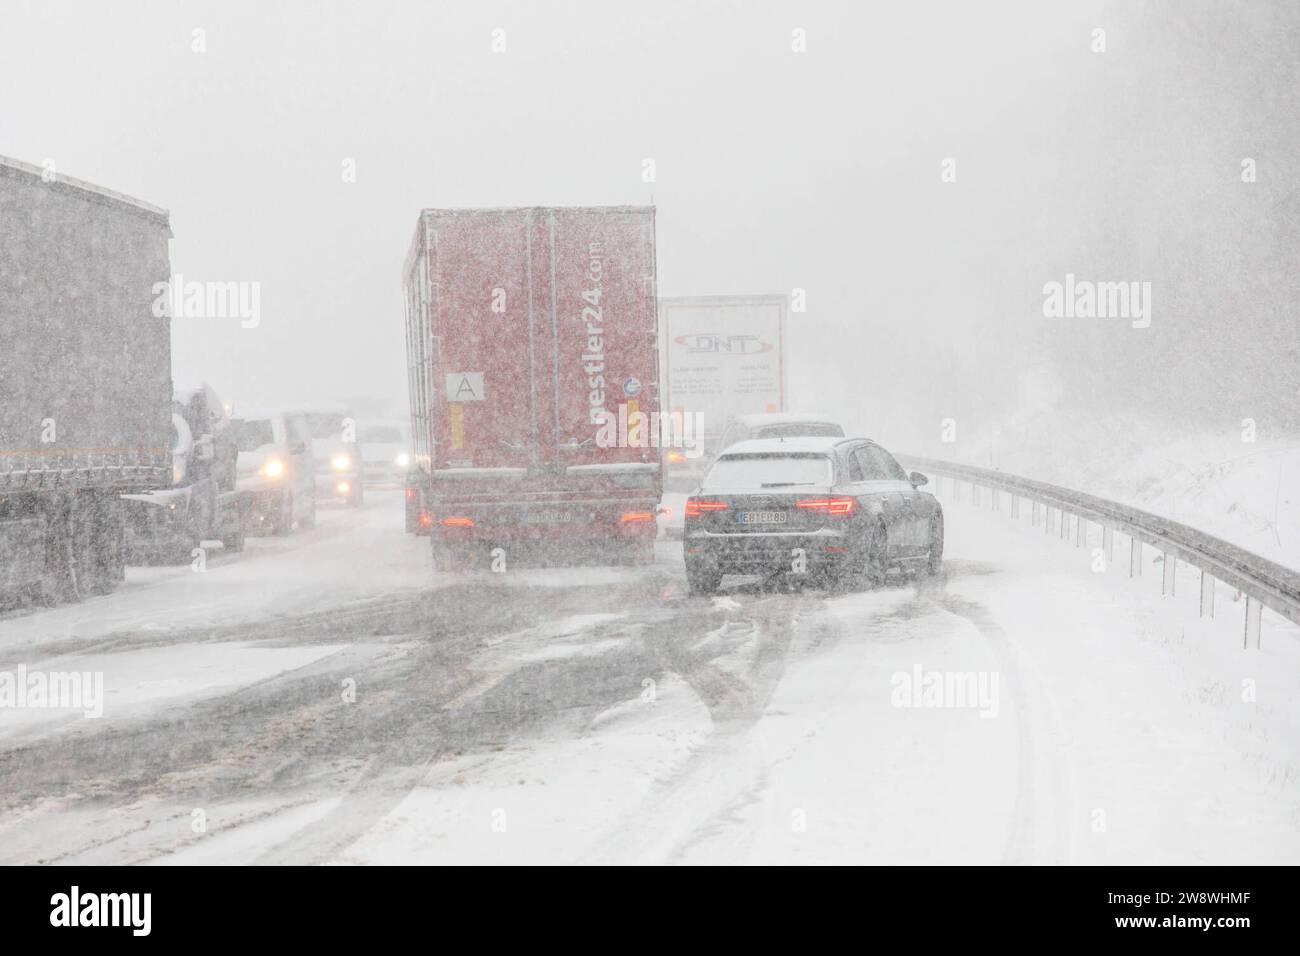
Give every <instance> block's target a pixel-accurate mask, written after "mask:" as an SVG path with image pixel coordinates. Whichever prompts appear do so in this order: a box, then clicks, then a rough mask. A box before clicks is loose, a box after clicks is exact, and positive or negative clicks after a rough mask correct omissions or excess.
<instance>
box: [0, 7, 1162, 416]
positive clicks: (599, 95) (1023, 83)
mask: <svg viewBox="0 0 1300 956" xmlns="http://www.w3.org/2000/svg"><path fill="white" fill-rule="evenodd" d="M1061 6H1062V5H1059V4H1045V3H1042V2H1024V3H999V4H996V5H994V4H972V3H964V2H957V3H943V4H920V5H918V4H906V5H903V4H896V3H890V4H849V3H845V4H808V3H802V4H794V3H791V4H783V3H740V2H720V3H675V2H666V0H655V2H635V3H634V2H590V3H579V2H573V3H477V2H476V3H469V2H458V3H446V2H444V3H397V2H367V3H351V4H350V3H328V4H322V3H274V4H268V3H241V2H220V3H162V2H139V3H132V2H126V3H114V4H104V3H66V2H44V0H41V2H30V3H24V2H14V0H6V3H5V12H4V16H3V30H2V31H0V153H3V154H5V155H9V156H13V157H16V158H19V159H22V160H26V161H28V162H33V163H40V162H42V161H43V160H45V159H47V158H52V159H54V160H55V161H56V162H57V164H58V169H59V170H60V171H61V172H64V173H66V174H68V175H72V176H76V177H79V178H82V179H86V180H89V181H91V182H94V183H98V184H101V185H104V186H107V187H109V188H112V189H116V190H119V191H122V192H126V193H129V194H132V195H136V196H139V197H141V198H143V199H146V200H148V201H150V202H153V203H156V204H158V205H162V206H165V207H166V208H168V209H169V210H170V211H171V215H172V227H173V231H174V233H175V239H174V240H173V243H172V266H173V271H174V272H179V273H183V274H184V275H185V276H186V277H187V278H197V279H211V280H221V281H226V280H256V281H259V282H260V283H261V285H262V323H261V325H260V327H258V328H257V329H252V330H247V329H241V328H240V327H239V325H238V322H237V321H235V320H177V321H176V322H175V324H174V329H173V350H174V370H175V377H176V378H177V379H206V380H208V381H209V382H210V383H212V384H213V385H214V387H216V388H217V390H218V392H220V393H221V394H222V395H223V396H225V397H227V398H229V399H232V400H234V401H235V402H236V404H244V405H249V404H255V405H262V404H267V403H273V402H282V401H290V400H294V401H297V400H327V399H349V398H353V397H360V396H371V397H376V398H382V399H387V400H391V402H392V407H393V409H394V411H396V412H399V413H403V414H404V403H405V372H404V357H403V348H404V345H403V334H402V306H401V299H400V293H399V272H400V265H401V262H402V258H403V256H404V254H405V251H406V248H407V244H408V241H409V239H410V235H411V232H412V228H413V225H414V222H415V217H416V212H417V210H418V209H420V208H421V207H426V206H440V205H445V206H473V205H492V206H500V205H516V204H517V205H533V204H604V203H611V204H612V203H647V202H650V201H651V200H652V199H653V201H654V203H655V204H656V205H657V207H658V210H659V219H658V221H659V234H658V242H659V273H660V289H659V291H660V294H661V295H680V294H697V293H717V292H774V291H775V292H787V293H788V292H789V291H790V289H792V288H794V287H801V288H805V289H806V290H807V296H808V304H809V311H808V313H807V314H806V315H803V316H794V317H792V330H791V331H792V339H793V343H794V344H793V347H794V354H793V360H794V361H793V367H792V376H791V381H792V385H793V388H794V391H795V397H796V404H799V405H804V406H814V407H815V406H817V405H818V404H819V401H820V396H822V395H826V394H833V395H836V396H839V395H840V394H841V393H844V392H846V391H851V392H854V393H855V395H856V399H857V400H858V402H859V406H860V408H861V410H862V413H863V415H864V416H866V419H865V421H864V422H863V425H864V426H865V428H866V429H867V430H869V431H872V432H875V431H877V429H876V427H875V423H874V421H873V420H872V419H874V418H875V417H876V411H875V410H877V409H879V408H881V407H882V406H888V405H890V404H891V403H896V404H898V405H902V406H906V405H908V404H909V403H912V402H914V395H913V394H912V389H913V387H916V388H917V389H918V390H923V389H921V388H920V387H919V386H917V384H916V378H915V376H916V375H919V374H922V373H924V372H925V370H926V367H925V365H924V361H923V359H924V357H925V356H927V355H932V354H934V352H935V350H936V349H937V350H941V351H942V352H943V353H944V354H948V355H957V354H964V353H966V352H968V351H969V350H970V349H978V348H980V344H981V342H986V341H988V340H990V339H991V338H996V337H997V336H999V335H1000V334H1001V333H1002V332H1004V331H1005V328H1001V327H998V328H990V327H989V322H990V319H989V318H988V316H990V315H992V314H995V313H996V314H998V315H1002V314H1005V313H1006V312H1007V311H1008V310H1010V311H1013V312H1014V311H1015V310H1017V309H1022V308H1023V311H1024V312H1025V320H1026V321H1033V319H1034V315H1033V313H1034V310H1035V309H1037V308H1038V302H1039V292H1038V290H1039V287H1040V285H1041V282H1042V281H1043V280H1045V279H1048V278H1053V277H1057V278H1059V274H1057V273H1052V274H1047V275H1044V274H1042V272H1037V273H1034V274H1033V275H1032V276H1030V278H1029V279H1028V280H1026V279H1025V277H1023V276H1020V275H1016V274H1015V264H1014V262H1013V261H1012V260H1014V259H1015V257H1016V255H1017V254H1019V252H1020V251H1021V250H1025V249H1032V250H1035V251H1036V253H1037V254H1041V255H1044V256H1047V257H1049V258H1050V256H1051V253H1052V250H1053V249H1054V248H1059V249H1062V250H1064V249H1069V248H1071V246H1072V244H1073V243H1074V241H1075V240H1076V238H1077V233H1078V232H1079V231H1080V230H1081V229H1082V228H1083V226H1082V225H1081V223H1082V222H1084V221H1086V220H1087V219H1088V218H1089V216H1090V215H1091V214H1092V213H1095V212H1096V205H1095V204H1096V200H1097V198H1098V196H1099V192H1098V190H1097V189H1096V188H1095V187H1090V186H1089V184H1088V183H1087V181H1086V177H1087V176H1088V175H1089V172H1090V165H1091V164H1093V158H1092V156H1093V154H1091V153H1090V152H1089V151H1088V150H1079V149H1077V148H1075V147H1077V146H1078V145H1080V144H1083V143H1086V142H1089V141H1091V142H1094V143H1095V142H1096V141H1097V139H1098V137H1099V136H1100V137H1102V138H1103V139H1104V138H1105V136H1106V123H1107V122H1108V121H1109V118H1108V111H1110V110H1123V109H1125V108H1126V107H1125V106H1124V105H1123V104H1125V103H1130V102H1131V98H1130V97H1129V96H1127V95H1125V94H1124V92H1123V91H1118V92H1117V91H1115V90H1109V91H1106V97H1107V98H1106V99H1105V100H1104V101H1103V102H1101V103H1100V104H1098V103H1093V107H1094V108H1089V109H1085V108H1083V107H1081V105H1080V104H1081V103H1087V102H1088V100H1087V98H1088V97H1090V96H1093V95H1095V94H1096V93H1097V91H1098V90H1099V89H1103V88H1104V86H1105V84H1106V82H1107V81H1106V78H1105V77H1106V73H1107V71H1116V70H1118V69H1121V68H1122V67H1123V65H1124V63H1125V59H1126V58H1128V59H1129V60H1130V61H1131V60H1132V58H1133V57H1134V56H1136V55H1137V54H1135V52H1134V49H1133V47H1134V44H1135V43H1136V39H1135V37H1134V35H1133V34H1126V33H1125V32H1124V31H1123V30H1122V29H1121V30H1117V29H1116V26H1118V25H1121V24H1119V22H1118V21H1116V20H1115V17H1114V12H1113V10H1112V9H1111V8H1110V7H1107V6H1105V5H1098V4H1089V3H1074V4H1070V8H1071V9H1070V10H1069V11H1064V10H1062V9H1060V7H1061ZM1099 24H1103V25H1110V24H1115V25H1112V26H1111V31H1110V37H1109V42H1110V50H1109V52H1108V53H1107V57H1109V58H1110V59H1106V58H1103V57H1098V56H1096V55H1095V54H1093V53H1091V52H1090V51H1089V33H1090V30H1091V29H1092V28H1093V27H1094V26H1097V25H1099ZM195 28H202V29H204V30H205V31H206V43H207V51H206V52H205V53H196V52H193V51H192V49H191V45H192V42H193V41H192V31H193V30H194V29H195ZM497 28H499V29H502V30H504V31H505V40H506V50H505V52H504V53H494V52H493V51H492V40H493V34H492V31H493V30H494V29H497ZM795 28H802V29H804V30H806V31H807V52H806V53H803V54H796V53H794V52H793V51H792V49H791V38H792V30H794V29H795ZM1146 28H1147V29H1150V24H1147V25H1146ZM1185 106H1186V105H1185V104H1184V108H1185ZM1111 146H1114V147H1116V148H1117V149H1118V150H1120V152H1119V153H1116V155H1121V154H1122V150H1123V148H1124V145H1123V144H1122V143H1115V144H1111ZM949 156H952V157H956V158H957V159H958V164H959V165H958V172H959V181H958V183H957V184H956V185H955V186H944V185H942V184H941V183H940V181H939V164H940V162H941V160H942V159H943V158H944V157H949ZM646 157H650V158H653V159H654V161H655V163H656V166H657V181H656V182H654V183H645V182H643V181H642V178H641V173H642V160H643V159H644V158H646ZM347 158H353V159H355V161H356V169H357V181H356V182H355V183H345V182H343V181H342V176H341V170H342V163H343V161H344V160H345V159H347ZM1067 261H1068V260H1067ZM1062 271H1063V270H1062ZM1125 278H1127V276H1126V277H1125ZM1135 278H1136V277H1135ZM1039 318H1041V316H1039ZM1017 321H1019V320H1018V319H1017ZM1013 331H1014V329H1013ZM1017 338H1018V336H1016V335H1014V334H1012V335H1005V336H1003V340H1004V341H1003V348H1006V347H1008V343H1011V344H1012V346H1014V341H1015V340H1016V339H1017ZM1012 352H1013V353H1014V347H1012ZM883 355H889V356H892V358H891V359H890V361H888V362H885V363H882V360H881V356H883ZM864 369H866V370H869V371H871V372H872V375H871V376H869V377H870V378H871V379H872V382H873V385H872V386H871V387H872V388H874V389H875V391H874V392H871V393H870V394H863V393H862V386H863V378H864ZM900 369H901V370H902V371H900ZM904 372H906V373H907V375H904V374H903V373H904ZM908 376H911V378H909V377H908ZM821 404H826V403H825V402H821Z"/></svg>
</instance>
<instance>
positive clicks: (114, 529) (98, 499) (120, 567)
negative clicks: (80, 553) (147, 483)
mask: <svg viewBox="0 0 1300 956" xmlns="http://www.w3.org/2000/svg"><path fill="white" fill-rule="evenodd" d="M87 503H88V504H89V506H90V522H89V525H90V555H89V557H90V561H89V565H90V567H89V577H90V580H89V582H88V587H89V590H90V591H91V592H92V593H95V594H107V593H108V592H109V591H111V590H113V588H115V587H117V585H118V584H120V583H121V582H122V581H124V580H125V579H126V553H125V546H126V515H125V512H124V510H123V508H122V500H121V499H120V498H118V497H117V496H116V495H109V494H105V495H97V496H95V497H94V498H91V499H90V500H89V501H88V502H87Z"/></svg>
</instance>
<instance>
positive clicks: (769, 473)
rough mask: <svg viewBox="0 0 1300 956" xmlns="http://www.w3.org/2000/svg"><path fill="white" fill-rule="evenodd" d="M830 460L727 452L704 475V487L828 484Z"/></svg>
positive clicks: (816, 457)
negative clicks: (727, 453)
mask: <svg viewBox="0 0 1300 956" xmlns="http://www.w3.org/2000/svg"><path fill="white" fill-rule="evenodd" d="M831 475H832V469H831V460H830V459H829V458H827V457H826V456H825V455H787V454H774V455H763V454H759V455H724V456H723V457H722V458H719V459H718V460H717V461H716V462H714V463H713V467H712V468H710V469H709V473H708V474H707V475H705V476H704V482H703V484H702V485H701V487H703V488H709V489H723V488H726V489H732V490H737V489H745V488H753V489H761V488H779V487H806V486H808V485H828V484H830V482H831Z"/></svg>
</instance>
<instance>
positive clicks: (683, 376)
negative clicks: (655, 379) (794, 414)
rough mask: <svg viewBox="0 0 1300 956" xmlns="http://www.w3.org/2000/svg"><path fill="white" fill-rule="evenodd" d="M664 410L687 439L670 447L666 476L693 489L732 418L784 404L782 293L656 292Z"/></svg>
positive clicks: (780, 407) (782, 408)
mask: <svg viewBox="0 0 1300 956" xmlns="http://www.w3.org/2000/svg"><path fill="white" fill-rule="evenodd" d="M659 315H660V328H661V329H662V334H663V345H662V348H661V350H660V354H662V355H663V356H664V395H665V399H664V408H663V413H664V415H665V416H666V417H668V418H669V420H670V421H671V422H672V423H673V427H674V428H678V424H677V423H678V422H681V426H680V429H679V433H680V438H681V442H680V444H681V445H683V446H684V447H671V448H669V449H667V454H666V455H665V459H666V461H667V479H668V481H669V483H670V484H671V485H672V487H673V488H674V489H677V490H689V488H688V486H689V487H694V485H695V483H696V482H697V481H698V479H699V477H700V475H701V474H702V473H703V471H704V469H705V468H706V467H707V465H708V463H709V462H710V461H711V460H712V458H713V456H714V455H715V454H716V453H717V451H718V448H717V444H718V441H719V440H720V439H721V437H722V432H723V429H725V428H726V426H727V423H728V422H729V421H730V420H731V419H733V418H735V417H737V416H739V415H750V414H756V413H765V412H766V413H771V412H783V411H785V410H786V382H785V379H786V369H785V366H786V361H785V343H786V337H785V316H786V297H785V296H784V295H701V296H687V297H673V298H663V299H660V300H659Z"/></svg>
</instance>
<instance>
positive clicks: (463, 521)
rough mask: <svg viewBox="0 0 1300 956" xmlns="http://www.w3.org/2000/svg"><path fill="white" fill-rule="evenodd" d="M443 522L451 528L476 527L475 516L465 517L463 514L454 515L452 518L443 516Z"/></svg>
mask: <svg viewBox="0 0 1300 956" xmlns="http://www.w3.org/2000/svg"><path fill="white" fill-rule="evenodd" d="M442 523H443V524H445V525H446V526H447V527H449V528H472V527H474V519H473V518H465V517H462V516H461V515H452V516H451V517H450V518H443V519H442Z"/></svg>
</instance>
